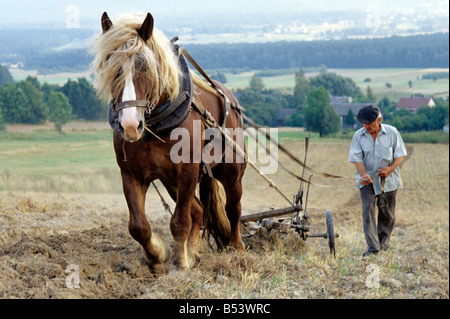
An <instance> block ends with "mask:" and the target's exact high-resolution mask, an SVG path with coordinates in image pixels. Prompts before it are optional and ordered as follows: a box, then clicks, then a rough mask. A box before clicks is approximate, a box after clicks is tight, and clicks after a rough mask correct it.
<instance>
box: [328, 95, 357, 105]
mask: <svg viewBox="0 0 450 319" xmlns="http://www.w3.org/2000/svg"><path fill="white" fill-rule="evenodd" d="M342 103H352V97H351V96H330V105H333V104H342Z"/></svg>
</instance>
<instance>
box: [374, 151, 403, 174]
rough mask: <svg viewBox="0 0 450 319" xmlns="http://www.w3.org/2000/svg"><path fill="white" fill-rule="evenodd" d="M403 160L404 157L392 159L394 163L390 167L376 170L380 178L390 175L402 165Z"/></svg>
mask: <svg viewBox="0 0 450 319" xmlns="http://www.w3.org/2000/svg"><path fill="white" fill-rule="evenodd" d="M404 159H405V156H400V157H397V158H396V159H394V162H392V164H391V165H390V166H386V167H382V168H380V169H379V170H378V172H379V173H380V177H381V178H386V177H388V175H389V174H391V173H392V172H393V171H394V170H395V169H396V168H397V167H398V166H400V164H401V163H403V160H404Z"/></svg>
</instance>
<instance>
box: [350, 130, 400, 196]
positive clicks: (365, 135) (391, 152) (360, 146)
mask: <svg viewBox="0 0 450 319" xmlns="http://www.w3.org/2000/svg"><path fill="white" fill-rule="evenodd" d="M406 155H407V153H406V147H405V144H404V143H403V139H402V137H401V136H400V133H399V132H398V130H397V129H396V128H395V127H393V126H391V125H387V124H380V131H379V132H378V135H377V138H376V139H375V141H374V140H373V138H372V135H370V133H369V132H367V131H366V129H365V128H364V127H363V128H361V129H359V130H358V131H356V132H355V134H354V135H353V139H352V144H351V145H350V153H349V157H348V161H349V162H351V163H355V162H360V163H363V164H364V166H365V168H366V173H367V174H369V175H370V177H371V178H372V180H373V182H374V184H373V188H374V190H375V195H379V194H381V178H380V176H379V175H378V169H379V168H382V167H386V166H390V165H391V164H392V163H393V161H394V159H396V158H397V157H402V156H406ZM356 182H357V183H360V182H361V176H360V175H359V173H358V172H357V173H356ZM357 187H358V188H362V187H363V185H360V184H358V186H357ZM400 188H403V184H402V179H401V177H400V167H397V168H396V169H395V170H394V171H393V172H392V173H391V174H389V175H388V176H387V177H386V180H385V185H384V191H385V192H392V191H395V190H396V189H400Z"/></svg>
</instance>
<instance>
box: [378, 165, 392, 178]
mask: <svg viewBox="0 0 450 319" xmlns="http://www.w3.org/2000/svg"><path fill="white" fill-rule="evenodd" d="M393 171H394V170H393V169H392V167H390V166H386V167H382V168H380V169H379V170H378V173H379V175H380V177H381V178H386V177H388V175H389V174H390V173H392V172H393Z"/></svg>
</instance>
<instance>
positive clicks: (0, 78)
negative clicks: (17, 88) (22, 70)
mask: <svg viewBox="0 0 450 319" xmlns="http://www.w3.org/2000/svg"><path fill="white" fill-rule="evenodd" d="M6 83H14V80H13V77H12V76H11V73H9V70H8V68H6V67H5V66H3V65H1V64H0V86H1V85H3V84H6Z"/></svg>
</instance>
